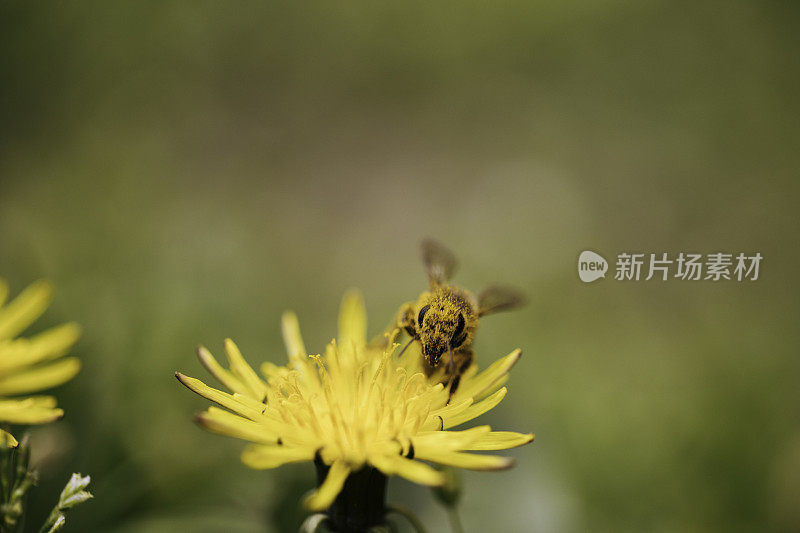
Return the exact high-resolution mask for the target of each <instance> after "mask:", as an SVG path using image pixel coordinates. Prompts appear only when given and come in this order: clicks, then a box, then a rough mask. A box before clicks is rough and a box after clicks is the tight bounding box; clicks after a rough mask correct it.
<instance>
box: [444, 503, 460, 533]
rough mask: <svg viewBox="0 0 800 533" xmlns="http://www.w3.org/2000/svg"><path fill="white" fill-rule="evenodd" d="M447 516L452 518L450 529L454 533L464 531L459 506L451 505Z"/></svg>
mask: <svg viewBox="0 0 800 533" xmlns="http://www.w3.org/2000/svg"><path fill="white" fill-rule="evenodd" d="M447 518H448V519H449V520H450V530H451V531H452V532H453V533H464V528H463V527H462V525H461V517H460V516H459V515H458V507H455V506H453V507H449V508H448V509H447Z"/></svg>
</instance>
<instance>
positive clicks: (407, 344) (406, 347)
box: [397, 337, 417, 359]
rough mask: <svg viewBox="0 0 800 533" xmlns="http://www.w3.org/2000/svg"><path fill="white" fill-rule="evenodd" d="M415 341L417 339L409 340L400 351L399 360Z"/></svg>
mask: <svg viewBox="0 0 800 533" xmlns="http://www.w3.org/2000/svg"><path fill="white" fill-rule="evenodd" d="M415 340H417V337H411V338H410V339H408V342H407V343H406V344H405V346H403V348H402V349H401V350H400V353H398V354H397V359H400V357H401V356H402V355H403V353H405V351H406V350H407V349H408V347H409V346H411V343H412V342H414V341H415Z"/></svg>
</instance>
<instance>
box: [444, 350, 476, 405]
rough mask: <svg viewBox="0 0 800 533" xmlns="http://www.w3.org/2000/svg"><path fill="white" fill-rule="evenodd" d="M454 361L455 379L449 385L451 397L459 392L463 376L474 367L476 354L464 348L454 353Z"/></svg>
mask: <svg viewBox="0 0 800 533" xmlns="http://www.w3.org/2000/svg"><path fill="white" fill-rule="evenodd" d="M452 359H453V360H454V362H453V364H454V365H455V372H453V377H452V379H451V380H450V383H449V385H450V396H451V397H452V396H453V394H455V393H456V390H458V385H459V384H460V383H461V376H462V374H464V372H466V371H467V369H468V368H469V367H470V366H472V362H473V361H474V360H475V352H473V351H472V348H468V347H462V348H459V349H457V350H456V351H455V352H454V353H453V357H452Z"/></svg>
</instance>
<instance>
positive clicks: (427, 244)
mask: <svg viewBox="0 0 800 533" xmlns="http://www.w3.org/2000/svg"><path fill="white" fill-rule="evenodd" d="M422 263H423V264H424V265H425V271H426V272H427V273H428V279H429V280H430V281H431V283H435V284H437V285H441V284H442V283H444V282H445V281H447V280H449V279H450V277H452V275H453V273H454V272H455V271H456V265H457V261H456V256H455V255H454V254H453V252H451V251H450V250H449V249H447V248H446V247H445V246H444V245H443V244H441V243H439V242H437V241H434V240H433V239H424V240H423V241H422Z"/></svg>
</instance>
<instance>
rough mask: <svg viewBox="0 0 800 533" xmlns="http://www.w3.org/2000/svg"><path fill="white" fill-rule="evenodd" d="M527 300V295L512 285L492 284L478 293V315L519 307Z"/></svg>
mask: <svg viewBox="0 0 800 533" xmlns="http://www.w3.org/2000/svg"><path fill="white" fill-rule="evenodd" d="M525 302H526V298H525V295H524V294H522V293H521V292H520V291H518V290H516V289H512V288H511V287H504V286H502V285H492V286H489V287H486V288H485V289H483V290H482V291H481V293H480V294H479V295H478V315H480V316H484V315H489V314H491V313H497V312H500V311H506V310H508V309H513V308H515V307H519V306H521V305H523V304H524V303H525Z"/></svg>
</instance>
